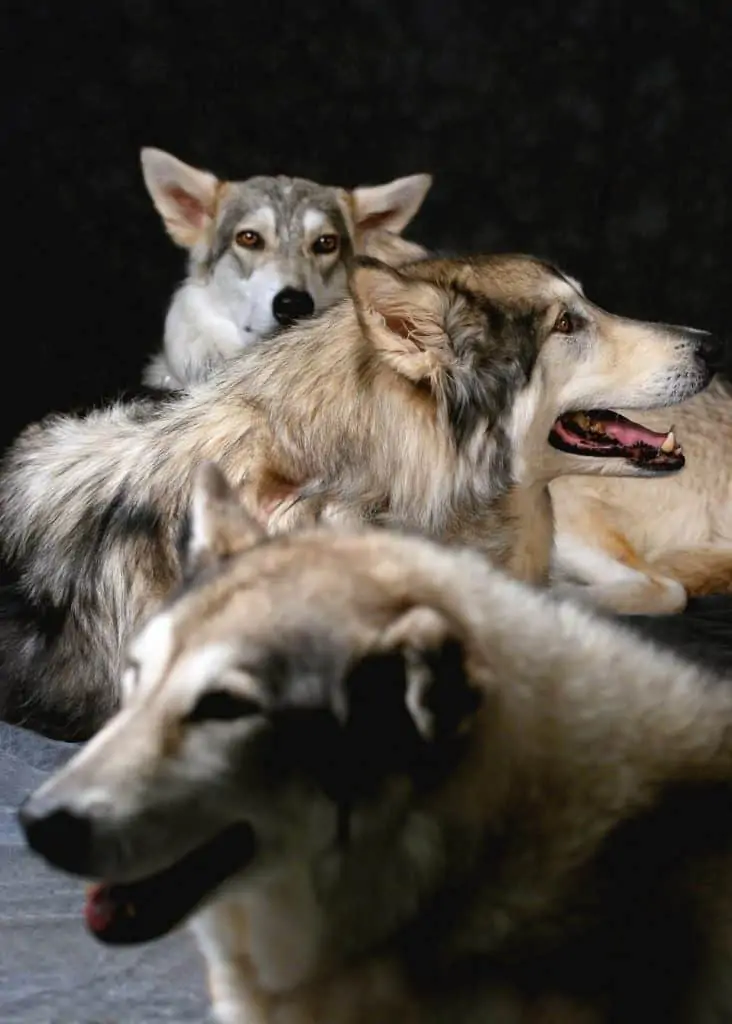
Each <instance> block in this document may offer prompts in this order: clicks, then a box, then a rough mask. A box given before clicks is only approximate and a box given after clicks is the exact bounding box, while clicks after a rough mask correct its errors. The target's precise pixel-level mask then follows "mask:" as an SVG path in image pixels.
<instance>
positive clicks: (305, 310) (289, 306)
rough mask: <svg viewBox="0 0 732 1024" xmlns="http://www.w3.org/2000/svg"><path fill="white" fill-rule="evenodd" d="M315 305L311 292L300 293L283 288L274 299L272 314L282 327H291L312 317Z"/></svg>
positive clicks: (293, 289) (292, 289) (294, 289)
mask: <svg viewBox="0 0 732 1024" xmlns="http://www.w3.org/2000/svg"><path fill="white" fill-rule="evenodd" d="M314 309H315V303H314V302H313V297H312V295H311V294H310V292H302V291H298V289H297V288H283V289H282V291H281V292H277V294H276V295H275V297H274V298H273V299H272V313H273V315H274V318H275V320H276V321H277V323H278V324H280V325H281V326H282V327H289V326H290V325H291V324H294V323H295V322H296V321H297V320H302V318H303V317H306V316H310V314H311V313H312V312H313V311H314Z"/></svg>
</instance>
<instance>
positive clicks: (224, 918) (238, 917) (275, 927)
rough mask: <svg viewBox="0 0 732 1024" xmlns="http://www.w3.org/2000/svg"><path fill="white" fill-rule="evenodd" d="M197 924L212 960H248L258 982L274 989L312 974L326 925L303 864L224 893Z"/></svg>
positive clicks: (204, 949)
mask: <svg viewBox="0 0 732 1024" xmlns="http://www.w3.org/2000/svg"><path fill="white" fill-rule="evenodd" d="M193 929H194V932H195V933H196V937H197V939H198V942H199V945H200V947H201V950H202V952H203V954H204V956H205V957H206V958H207V960H208V961H209V963H217V962H220V961H222V960H223V961H226V962H229V963H241V962H248V963H249V965H250V967H251V969H252V971H253V973H254V975H255V976H256V978H257V982H258V984H259V986H260V987H261V988H262V989H264V990H265V991H268V992H273V993H275V992H285V991H288V990H290V989H292V988H294V987H296V986H297V985H299V984H301V983H302V982H303V981H305V980H306V979H307V978H308V977H309V976H310V975H311V973H312V972H313V971H314V970H315V968H316V966H317V963H318V959H319V956H320V953H321V948H322V938H323V931H324V928H323V918H322V913H321V911H320V908H319V906H318V903H317V900H316V895H315V892H314V889H313V885H312V881H311V877H310V875H309V873H308V872H306V871H305V870H302V871H296V872H289V873H288V875H287V877H286V878H282V879H277V880H274V881H272V882H270V883H269V884H267V885H264V886H260V887H257V889H256V891H254V892H246V893H241V894H235V895H232V896H229V897H227V898H225V899H224V900H222V901H221V902H220V903H218V904H214V905H213V906H211V907H210V908H209V909H207V910H206V911H204V912H203V913H202V914H200V915H199V916H198V917H197V918H196V920H195V921H194V922H193Z"/></svg>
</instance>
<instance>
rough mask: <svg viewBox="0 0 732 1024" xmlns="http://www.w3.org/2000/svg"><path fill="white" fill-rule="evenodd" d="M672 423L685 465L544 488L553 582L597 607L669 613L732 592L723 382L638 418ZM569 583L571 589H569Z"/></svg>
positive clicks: (730, 482) (727, 412)
mask: <svg viewBox="0 0 732 1024" xmlns="http://www.w3.org/2000/svg"><path fill="white" fill-rule="evenodd" d="M643 421H644V423H645V424H647V425H648V426H650V427H652V428H654V429H655V430H657V431H663V430H665V429H667V428H668V427H669V425H670V424H673V426H674V433H675V435H676V437H678V439H679V440H680V441H681V442H682V444H683V447H684V454H685V456H686V466H685V468H684V470H683V472H682V473H678V474H676V475H674V476H673V477H671V478H664V479H659V480H649V481H646V482H644V483H640V482H637V481H633V480H618V479H614V478H612V477H593V478H592V479H590V478H588V477H584V478H583V479H579V478H577V477H564V478H562V479H557V480H555V481H554V482H553V483H552V485H551V495H552V502H553V504H554V513H555V522H556V530H557V536H556V553H557V575H558V577H559V578H560V579H561V580H562V581H570V582H569V585H568V586H566V587H563V589H566V590H567V591H569V592H571V593H573V594H575V595H576V596H581V597H583V598H585V599H587V600H589V601H591V602H592V603H594V604H597V605H599V606H602V607H605V608H609V609H611V610H613V611H620V612H627V613H635V614H638V613H641V614H642V613H646V614H650V613H666V614H669V613H673V612H680V611H682V610H683V609H684V607H685V605H686V601H687V595H688V596H691V597H698V596H702V595H705V594H715V593H730V592H732V394H731V393H730V386H729V383H728V382H727V381H725V380H724V378H722V377H718V378H716V379H715V380H714V381H713V382H712V384H711V385H710V387H709V388H707V390H706V391H704V392H703V393H702V394H700V395H696V396H694V397H693V398H689V399H687V401H685V402H683V403H681V404H680V405H677V406H674V407H672V408H670V409H664V410H663V411H661V410H659V409H656V410H652V411H649V412H648V413H644V414H643ZM571 581H574V582H571Z"/></svg>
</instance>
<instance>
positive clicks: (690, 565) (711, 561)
mask: <svg viewBox="0 0 732 1024" xmlns="http://www.w3.org/2000/svg"><path fill="white" fill-rule="evenodd" d="M651 567H652V569H653V570H654V572H656V573H658V574H661V575H663V576H671V577H672V578H673V579H675V580H678V581H679V583H681V584H682V585H683V586H684V587H685V588H686V591H687V593H688V594H689V596H690V597H706V596H707V595H709V594H732V549H731V548H726V549H725V548H717V547H713V546H712V545H709V546H706V547H698V548H690V549H689V550H684V551H680V550H677V551H669V552H667V553H664V554H663V555H661V557H660V558H654V560H653V562H652V563H651Z"/></svg>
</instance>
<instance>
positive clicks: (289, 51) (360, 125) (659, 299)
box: [0, 0, 732, 457]
mask: <svg viewBox="0 0 732 1024" xmlns="http://www.w3.org/2000/svg"><path fill="white" fill-rule="evenodd" d="M0 17H1V19H2V23H0V38H2V39H3V54H4V65H5V68H6V71H10V75H9V76H7V75H6V78H7V79H8V84H7V85H6V88H5V92H4V100H3V102H4V103H5V105H6V111H5V116H4V117H3V126H4V129H5V131H4V146H3V167H2V173H3V175H4V180H3V183H2V196H3V204H2V209H3V213H4V217H3V221H4V224H5V239H4V242H5V244H4V246H3V248H4V250H5V259H4V261H3V262H4V266H5V268H6V269H5V272H4V274H3V284H4V296H3V297H4V304H5V317H4V327H5V330H4V336H3V339H2V344H3V351H4V357H5V358H4V362H5V371H6V372H5V374H4V377H3V383H4V392H5V400H4V402H3V405H2V415H3V424H2V441H3V442H5V441H7V440H8V439H9V437H10V436H11V435H12V434H14V433H15V432H16V431H17V430H18V429H19V428H20V427H21V426H22V425H23V424H25V423H26V422H28V421H30V420H33V419H35V418H37V417H39V416H40V415H42V414H44V413H45V412H47V411H49V410H51V409H70V408H80V407H84V406H87V405H88V404H90V403H92V402H97V401H99V400H100V398H102V397H105V396H112V395H115V394H116V393H118V392H119V391H120V389H123V388H130V387H134V386H135V385H136V384H137V382H138V380H139V375H140V371H141V368H142V365H143V363H144V361H145V358H146V356H147V354H148V353H149V352H150V351H151V350H153V349H154V348H155V347H156V346H157V345H158V343H159V339H160V337H161V328H162V320H163V315H164V311H165V307H166V304H167V301H168V299H169V297H170V293H171V291H172V288H173V287H174V285H175V284H176V283H177V281H178V280H179V279H180V277H181V276H182V274H183V268H184V254H183V251H182V250H178V249H176V248H175V247H174V246H173V244H172V243H171V242H170V241H169V240H168V239H167V237H166V236H165V234H164V232H163V228H162V224H161V222H160V221H159V219H158V216H157V214H156V213H155V211H154V210H153V207H152V204H151V202H150V200H149V198H148V196H147V193H146V192H145V190H144V187H143V183H142V177H141V174H140V170H139V163H138V151H139V149H140V147H141V146H143V145H154V146H158V147H160V148H163V149H167V150H169V151H171V152H173V153H174V154H176V155H177V156H179V157H180V158H181V159H183V160H185V161H186V162H188V163H192V164H198V165H200V166H203V167H207V168H208V169H210V170H213V171H215V172H216V173H218V174H219V175H220V176H222V177H234V178H245V177H248V176H250V175H252V174H259V173H277V172H284V173H291V174H297V175H301V176H305V177H312V178H315V179H316V180H318V179H319V180H321V181H325V182H328V183H334V184H342V185H349V186H350V185H356V184H358V183H363V184H373V183H378V182H382V181H386V180H389V179H391V178H393V177H396V176H397V175H401V174H409V173H413V172H416V171H424V170H428V171H432V172H433V173H434V174H435V184H434V186H433V190H432V192H431V193H430V194H429V195H428V197H427V200H426V202H425V205H424V207H423V210H422V212H421V213H420V215H419V217H418V219H417V220H416V221H415V222H414V226H413V228H411V229H408V232H407V234H411V236H412V237H414V238H416V239H418V240H420V241H424V242H425V243H427V244H429V245H433V246H436V247H446V248H453V249H466V250H471V249H472V250H477V249H484V250H491V249H495V250H524V251H531V252H534V253H537V254H541V255H544V256H548V257H550V258H552V259H554V260H555V261H557V262H558V263H560V264H561V265H563V266H564V268H565V269H566V270H568V271H569V272H570V273H573V274H575V275H577V276H579V277H580V278H581V279H582V281H583V282H584V284H585V287H586V290H587V291H588V294H589V295H590V296H591V297H592V298H595V299H596V301H598V302H600V303H601V304H602V305H605V306H606V307H608V308H610V309H612V310H614V311H618V312H625V313H627V314H630V315H637V316H642V317H648V318H655V319H664V320H671V321H676V322H681V323H687V324H695V325H697V326H707V327H712V328H714V329H719V328H724V327H725V325H727V324H729V323H730V313H731V312H732V309H731V308H730V306H731V301H732V300H731V298H730V288H729V284H728V281H729V274H730V266H729V261H728V254H727V242H728V235H729V231H730V201H729V198H728V196H729V194H730V183H729V179H730V171H731V170H732V150H731V149H730V143H731V142H732V75H731V74H730V65H732V59H731V56H730V52H731V51H730V44H731V43H732V4H728V3H724V2H722V0H717V2H716V3H712V2H704V3H701V2H699V0H676V2H666V3H653V2H649V0H635V2H634V3H628V2H624V0H615V2H612V0H607V2H604V3H603V2H600V0H565V2H560V0H557V2H550V0H544V2H534V3H514V2H511V0H506V2H505V3H504V4H503V5H499V4H492V3H490V2H489V0H483V2H474V3H469V2H467V0H414V2H409V3H407V2H401V0H338V2H335V0H303V2H301V3H298V4H295V3H283V2H280V3H277V2H276V0H236V2H222V0H206V2H203V0H195V2H194V0H178V2H177V3H173V2H163V0H126V2H125V0H95V2H94V3H91V2H88V0H76V2H72V0H69V2H67V3H59V2H57V0H22V2H18V0H10V2H9V0H6V2H5V3H4V4H3V6H2V15H1V16H0ZM110 456H111V457H113V453H110Z"/></svg>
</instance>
